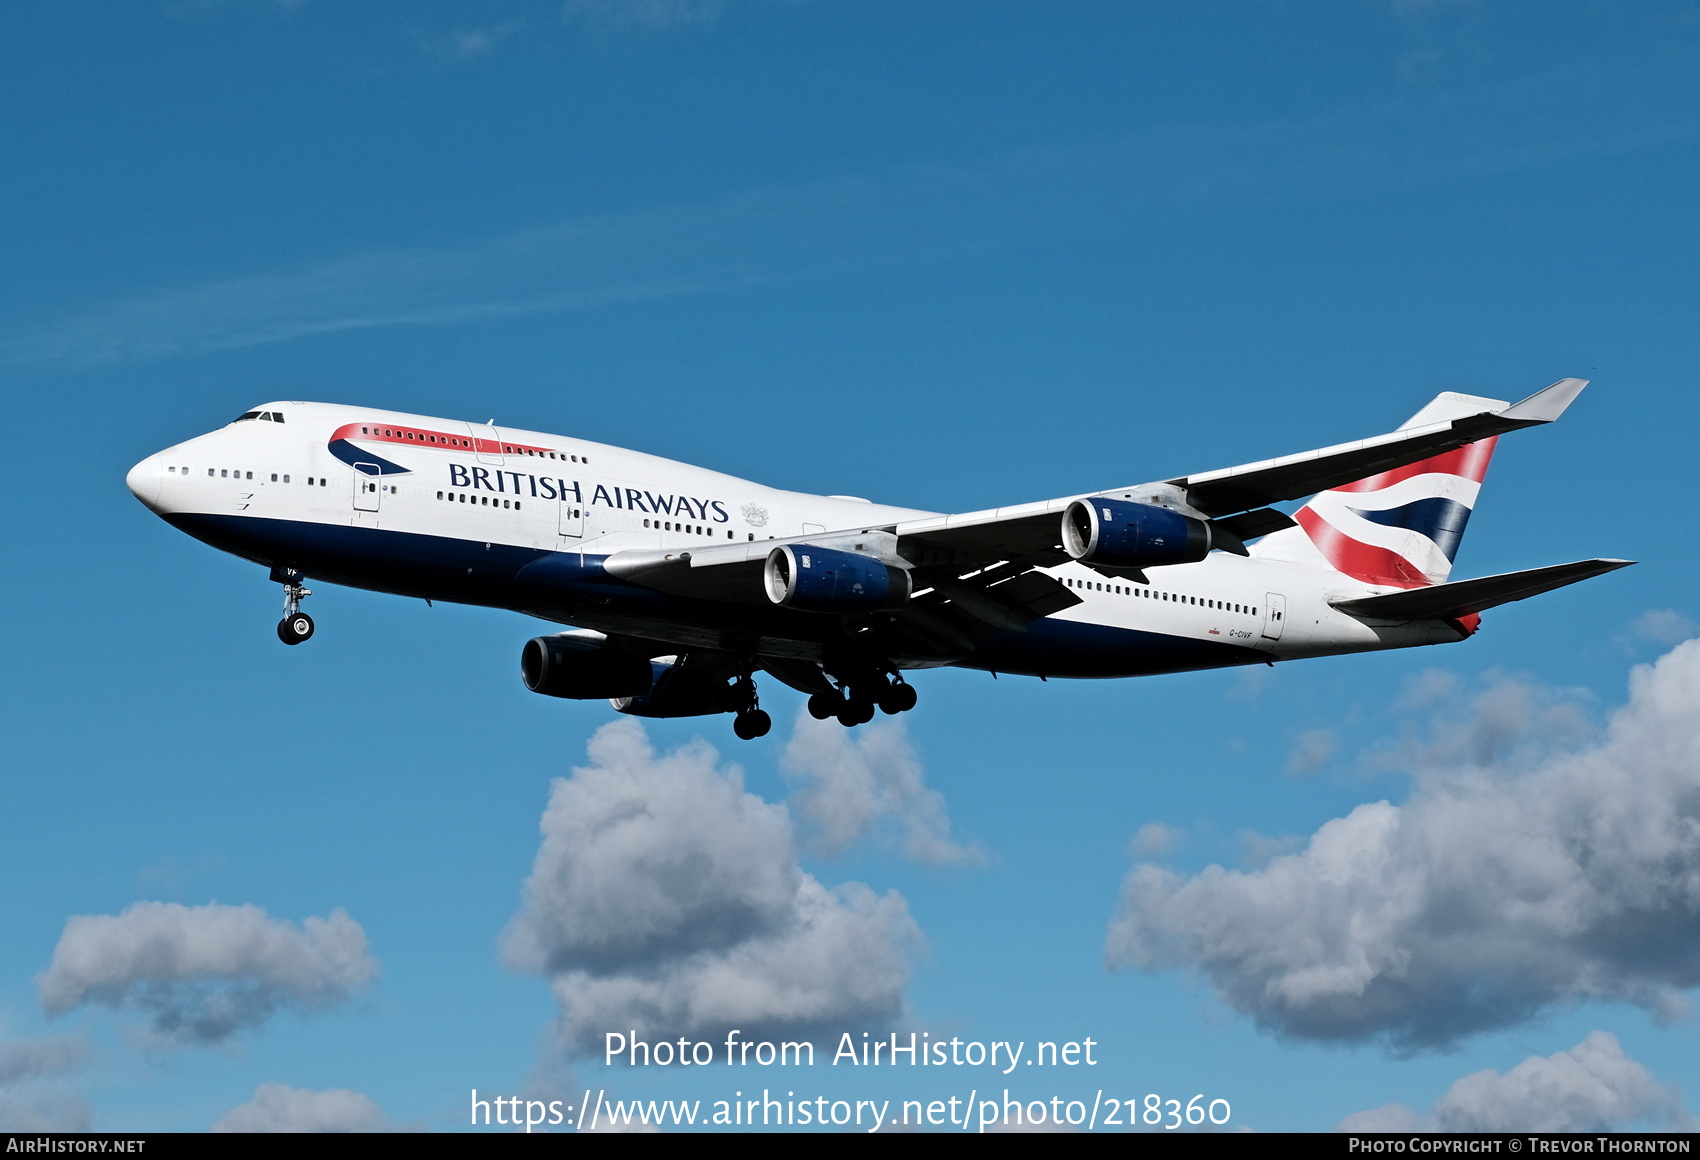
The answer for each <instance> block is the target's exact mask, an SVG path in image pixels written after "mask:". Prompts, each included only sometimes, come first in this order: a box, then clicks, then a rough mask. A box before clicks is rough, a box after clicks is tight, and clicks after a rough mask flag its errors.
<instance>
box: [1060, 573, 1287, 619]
mask: <svg viewBox="0 0 1700 1160" xmlns="http://www.w3.org/2000/svg"><path fill="white" fill-rule="evenodd" d="M1063 583H1064V584H1066V585H1068V586H1069V587H1070V588H1084V589H1086V590H1088V591H1091V592H1106V593H1109V594H1110V595H1112V596H1139V597H1143V598H1144V599H1146V600H1166V601H1169V602H1170V603H1175V604H1192V605H1196V606H1197V607H1199V608H1214V609H1216V610H1217V611H1219V612H1238V613H1241V614H1242V615H1245V616H1256V615H1257V609H1256V608H1253V607H1252V606H1250V605H1248V604H1234V603H1232V602H1230V601H1227V600H1209V599H1206V598H1205V597H1203V596H1187V595H1183V594H1182V593H1179V592H1163V591H1160V590H1157V589H1153V588H1138V587H1135V586H1133V585H1131V584H1106V583H1105V582H1104V581H1102V580H1076V579H1074V578H1073V577H1072V576H1065V577H1063Z"/></svg>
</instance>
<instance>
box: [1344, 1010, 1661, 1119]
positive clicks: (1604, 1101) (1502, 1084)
mask: <svg viewBox="0 0 1700 1160" xmlns="http://www.w3.org/2000/svg"><path fill="white" fill-rule="evenodd" d="M1686 1118H1687V1116H1686V1113H1685V1112H1684V1111H1683V1109H1682V1101H1681V1099H1680V1098H1679V1097H1678V1096H1677V1094H1676V1092H1675V1091H1674V1090H1672V1089H1671V1088H1669V1087H1666V1086H1665V1085H1664V1084H1661V1083H1660V1082H1659V1081H1658V1080H1657V1079H1655V1078H1654V1077H1653V1073H1652V1072H1650V1071H1648V1070H1647V1069H1646V1068H1645V1067H1644V1066H1642V1065H1641V1064H1639V1063H1637V1062H1635V1061H1634V1060H1633V1059H1630V1058H1629V1057H1628V1056H1627V1055H1625V1054H1624V1053H1623V1048H1622V1047H1621V1046H1619V1045H1618V1042H1617V1039H1616V1037H1615V1036H1612V1035H1611V1034H1609V1033H1607V1032H1604V1031H1595V1032H1592V1033H1591V1034H1589V1036H1588V1037H1587V1038H1586V1039H1584V1040H1583V1041H1582V1042H1581V1043H1578V1044H1577V1045H1576V1046H1575V1047H1572V1048H1571V1049H1570V1050H1569V1051H1560V1052H1556V1053H1554V1054H1552V1055H1531V1056H1530V1057H1529V1058H1528V1059H1525V1060H1524V1061H1523V1062H1522V1063H1520V1064H1518V1065H1517V1066H1516V1067H1514V1068H1512V1069H1511V1070H1510V1071H1508V1072H1506V1073H1505V1074H1504V1075H1501V1074H1500V1073H1499V1072H1497V1071H1494V1070H1492V1069H1488V1070H1486V1071H1478V1072H1476V1073H1475V1074H1474V1075H1467V1076H1465V1077H1464V1078H1463V1079H1461V1080H1459V1081H1458V1082H1457V1083H1455V1084H1453V1085H1452V1086H1451V1087H1450V1088H1448V1089H1447V1091H1446V1094H1445V1095H1443V1096H1441V1097H1440V1098H1439V1099H1438V1100H1436V1101H1435V1103H1434V1107H1433V1108H1431V1109H1430V1110H1429V1113H1428V1115H1426V1116H1420V1115H1418V1114H1417V1113H1416V1112H1415V1111H1413V1110H1412V1109H1411V1108H1408V1107H1406V1106H1405V1105H1403V1104H1388V1105H1387V1106H1386V1107H1381V1108H1376V1109H1374V1110H1373V1111H1368V1112H1355V1113H1353V1114H1352V1115H1350V1116H1347V1117H1346V1118H1345V1119H1344V1120H1341V1121H1340V1126H1339V1130H1340V1131H1342V1132H1605V1131H1612V1130H1621V1129H1624V1128H1627V1127H1631V1126H1633V1125H1636V1124H1642V1123H1654V1124H1671V1123H1675V1122H1679V1121H1683V1120H1686Z"/></svg>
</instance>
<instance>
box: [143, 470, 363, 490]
mask: <svg viewBox="0 0 1700 1160" xmlns="http://www.w3.org/2000/svg"><path fill="white" fill-rule="evenodd" d="M165 470H166V471H168V472H170V473H171V474H172V475H188V474H189V469H188V468H187V467H167V468H166V469H165ZM262 474H264V473H262ZM271 475H272V482H273V483H277V482H278V481H279V478H280V477H279V476H278V473H277V472H275V471H274V472H272V473H271ZM207 478H208V479H242V480H248V479H253V478H254V473H253V472H252V471H243V470H241V469H240V468H235V467H209V468H207ZM305 478H306V483H307V486H308V487H312V486H314V485H315V484H316V485H318V486H319V487H329V486H330V480H328V479H326V478H325V477H324V476H317V477H315V476H311V475H309V476H306V477H305ZM281 479H282V481H283V482H284V483H288V482H289V473H288V472H285V473H284V474H283V475H282V477H281Z"/></svg>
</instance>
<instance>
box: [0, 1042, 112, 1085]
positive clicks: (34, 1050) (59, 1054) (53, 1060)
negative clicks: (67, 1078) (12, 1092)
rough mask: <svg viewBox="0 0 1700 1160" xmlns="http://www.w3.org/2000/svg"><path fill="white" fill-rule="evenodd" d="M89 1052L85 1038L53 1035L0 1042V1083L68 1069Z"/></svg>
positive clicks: (30, 1078) (29, 1078) (77, 1063)
mask: <svg viewBox="0 0 1700 1160" xmlns="http://www.w3.org/2000/svg"><path fill="white" fill-rule="evenodd" d="M90 1054H91V1052H90V1048H89V1045H88V1043H87V1042H86V1041H85V1040H82V1039H68V1038H65V1037H63V1036H57V1035H44V1036H42V1037H41V1038H40V1039H18V1040H14V1041H12V1042H11V1043H0V1086H3V1085H6V1084H14V1083H22V1082H24V1081H27V1080H32V1079H37V1078H39V1077H41V1076H48V1075H58V1074H60V1073H62V1072H67V1071H71V1070H72V1069H74V1068H76V1067H79V1066H81V1065H82V1063H83V1062H84V1061H85V1060H86V1059H88V1057H89V1055H90Z"/></svg>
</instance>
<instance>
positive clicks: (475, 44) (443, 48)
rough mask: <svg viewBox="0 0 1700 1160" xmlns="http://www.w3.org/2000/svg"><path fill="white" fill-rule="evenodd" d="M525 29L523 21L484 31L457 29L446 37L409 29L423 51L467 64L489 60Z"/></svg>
mask: <svg viewBox="0 0 1700 1160" xmlns="http://www.w3.org/2000/svg"><path fill="white" fill-rule="evenodd" d="M524 26H525V21H524V20H523V19H520V20H509V21H506V22H505V23H502V24H491V25H486V26H485V27H482V28H456V29H453V30H452V31H449V32H445V33H430V32H425V31H423V30H422V29H417V28H414V29H409V32H410V34H411V35H412V37H413V40H414V42H415V43H416V44H418V45H419V48H420V51H422V52H425V53H428V54H430V55H431V56H437V57H442V58H445V59H447V60H456V61H464V60H474V59H476V58H478V57H481V56H489V55H490V54H491V53H492V52H494V51H495V50H496V49H497V48H498V47H500V46H501V44H502V42H503V41H505V40H507V39H508V38H509V37H510V36H512V35H513V34H514V33H516V32H518V31H519V30H520V29H521V28H523V27H524Z"/></svg>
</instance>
